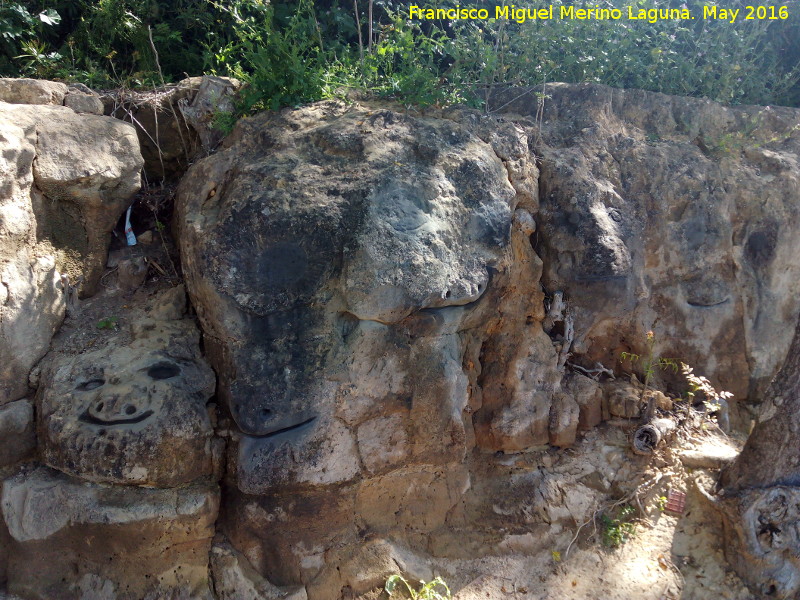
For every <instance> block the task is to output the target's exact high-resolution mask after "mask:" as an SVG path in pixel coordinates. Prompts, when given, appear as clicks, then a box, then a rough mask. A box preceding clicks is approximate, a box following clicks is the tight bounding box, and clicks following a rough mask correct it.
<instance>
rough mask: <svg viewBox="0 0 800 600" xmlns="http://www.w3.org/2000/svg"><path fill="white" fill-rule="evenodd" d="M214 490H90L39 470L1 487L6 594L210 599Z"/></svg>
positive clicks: (198, 486)
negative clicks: (5, 529)
mask: <svg viewBox="0 0 800 600" xmlns="http://www.w3.org/2000/svg"><path fill="white" fill-rule="evenodd" d="M218 507H219V490H218V488H217V487H216V485H213V484H195V485H191V486H188V487H182V488H179V489H175V490H158V489H145V488H137V487H129V486H128V487H125V486H108V485H89V484H85V483H82V482H79V481H77V480H75V479H72V478H70V477H68V476H66V475H63V474H60V473H58V472H57V471H52V470H50V469H47V468H45V467H39V468H38V469H36V470H34V471H31V472H25V471H23V472H21V473H19V474H18V475H15V476H14V477H12V478H10V479H7V480H6V481H4V482H3V486H2V513H3V518H4V520H5V524H6V525H7V527H8V532H9V534H10V538H11V542H10V552H9V557H8V560H9V567H8V589H9V591H10V592H12V593H14V594H19V595H20V596H22V597H24V598H103V599H108V600H143V599H151V600H156V599H157V598H165V597H169V598H186V599H187V600H189V599H191V600H195V599H196V600H210V599H211V598H212V595H211V593H210V591H209V581H208V555H209V551H210V550H211V540H212V537H213V535H214V521H215V520H216V517H217V511H218Z"/></svg>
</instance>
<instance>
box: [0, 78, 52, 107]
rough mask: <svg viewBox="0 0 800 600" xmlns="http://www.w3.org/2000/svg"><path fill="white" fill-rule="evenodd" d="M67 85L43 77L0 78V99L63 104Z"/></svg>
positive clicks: (28, 102)
mask: <svg viewBox="0 0 800 600" xmlns="http://www.w3.org/2000/svg"><path fill="white" fill-rule="evenodd" d="M66 94H67V86H66V85H65V84H63V83H58V82H56V81H46V80H43V79H9V78H0V101H2V102H8V103H9V104H55V105H58V106H61V105H62V104H64V96H66Z"/></svg>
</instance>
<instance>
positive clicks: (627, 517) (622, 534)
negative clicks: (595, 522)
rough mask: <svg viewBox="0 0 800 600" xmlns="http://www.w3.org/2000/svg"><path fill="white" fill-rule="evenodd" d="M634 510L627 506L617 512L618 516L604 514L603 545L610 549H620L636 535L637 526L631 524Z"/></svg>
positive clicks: (601, 520) (601, 521)
mask: <svg viewBox="0 0 800 600" xmlns="http://www.w3.org/2000/svg"><path fill="white" fill-rule="evenodd" d="M634 512H635V511H634V508H633V507H632V506H630V505H628V504H625V505H623V506H621V507H620V508H619V510H617V513H616V516H610V515H608V514H604V515H603V516H602V517H601V518H600V525H601V528H602V535H603V538H602V539H603V545H604V546H607V547H608V548H619V547H620V546H621V545H622V544H624V543H625V542H627V541H628V540H629V539H630V538H632V537H633V536H634V534H635V533H636V526H635V525H634V524H633V523H631V519H632V518H633V514H634Z"/></svg>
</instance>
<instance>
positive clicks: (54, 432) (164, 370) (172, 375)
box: [39, 319, 214, 487]
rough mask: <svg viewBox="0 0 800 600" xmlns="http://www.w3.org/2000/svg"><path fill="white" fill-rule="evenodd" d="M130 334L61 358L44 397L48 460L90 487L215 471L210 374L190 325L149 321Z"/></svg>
mask: <svg viewBox="0 0 800 600" xmlns="http://www.w3.org/2000/svg"><path fill="white" fill-rule="evenodd" d="M134 335H135V340H134V342H133V343H132V344H130V345H129V346H123V347H120V346H114V345H112V346H110V347H108V348H106V349H102V350H97V351H95V352H90V353H87V354H81V355H77V356H71V357H63V358H61V359H57V360H56V362H55V363H54V365H53V368H52V369H51V371H50V372H51V373H52V376H51V380H50V381H46V382H45V384H44V385H43V386H42V388H41V389H42V392H41V393H40V397H39V435H40V440H41V443H42V446H43V455H44V460H45V462H46V463H47V464H48V465H50V466H51V467H53V468H56V469H59V470H61V471H64V472H66V473H69V474H71V475H75V476H77V477H81V478H83V479H88V480H90V481H101V482H113V483H130V484H145V485H156V486H163V487H171V486H175V485H180V484H182V483H186V482H188V481H191V480H193V479H196V478H198V477H200V476H203V475H205V474H208V473H210V472H211V444H210V443H209V438H210V437H211V435H212V428H211V423H210V421H209V418H208V414H207V411H206V407H205V404H206V401H207V399H208V398H209V397H210V396H211V394H212V393H213V390H214V375H213V372H212V371H211V369H209V367H208V366H207V365H206V364H205V363H204V362H203V361H202V360H201V359H199V356H198V355H199V348H198V346H197V339H198V334H197V330H196V328H195V326H194V324H193V323H192V322H191V321H174V322H159V321H153V320H150V319H146V320H143V321H140V322H138V323H137V324H135V325H134Z"/></svg>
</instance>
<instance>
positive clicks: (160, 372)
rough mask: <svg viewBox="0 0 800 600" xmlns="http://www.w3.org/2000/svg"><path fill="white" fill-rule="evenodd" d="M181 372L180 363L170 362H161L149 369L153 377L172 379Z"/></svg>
mask: <svg viewBox="0 0 800 600" xmlns="http://www.w3.org/2000/svg"><path fill="white" fill-rule="evenodd" d="M180 372H181V370H180V367H178V365H176V364H173V363H169V362H159V363H156V364H154V365H152V366H151V367H150V368H149V369H147V374H148V375H149V376H150V377H152V378H153V379H170V378H172V377H175V376H176V375H178V374H179V373H180Z"/></svg>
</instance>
